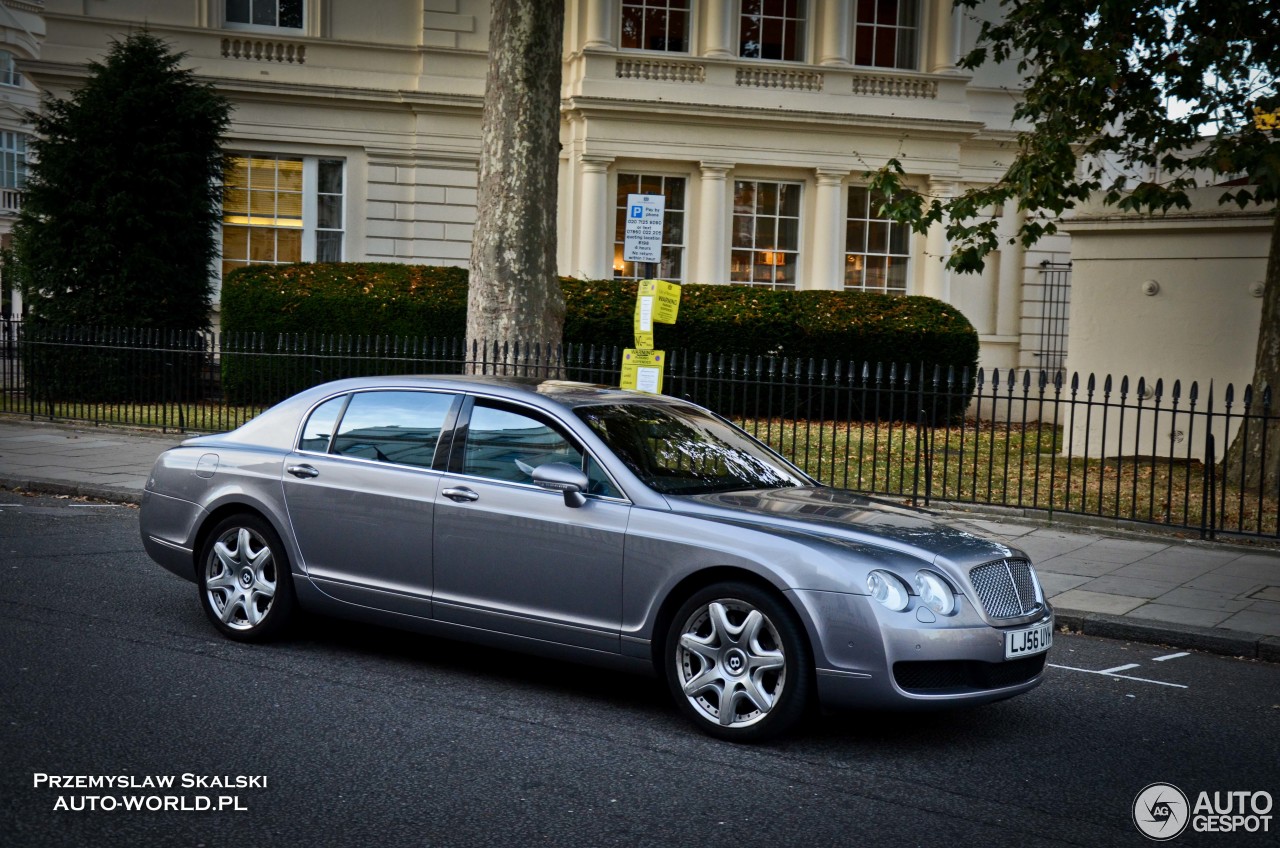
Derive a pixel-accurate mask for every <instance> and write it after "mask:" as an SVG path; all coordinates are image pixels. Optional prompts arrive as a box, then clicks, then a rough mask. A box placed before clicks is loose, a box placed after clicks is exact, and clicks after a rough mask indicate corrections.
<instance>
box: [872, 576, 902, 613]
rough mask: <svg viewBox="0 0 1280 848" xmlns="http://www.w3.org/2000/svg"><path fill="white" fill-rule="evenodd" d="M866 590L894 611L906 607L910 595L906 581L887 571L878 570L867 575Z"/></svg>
mask: <svg viewBox="0 0 1280 848" xmlns="http://www.w3.org/2000/svg"><path fill="white" fill-rule="evenodd" d="M867 591H868V592H870V593H871V597H873V598H875V599H876V600H877V601H878V602H879V603H881V604H883V605H884V606H886V607H888V608H889V609H891V610H893V611H894V612H902V611H903V610H904V609H906V608H907V602H908V601H909V600H910V597H911V592H910V590H909V589H907V584H906V583H903V582H902V581H901V580H899V579H898V578H897V577H894V576H893V575H892V574H890V573H889V572H887V571H880V570H876V571H873V572H871V573H870V574H868V575H867Z"/></svg>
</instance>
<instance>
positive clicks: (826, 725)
mask: <svg viewBox="0 0 1280 848" xmlns="http://www.w3.org/2000/svg"><path fill="white" fill-rule="evenodd" d="M0 640H2V641H0V646H2V647H3V651H2V655H0V681H2V683H0V708H2V711H0V726H2V730H0V845H4V846H43V845H75V846H79V845H85V846H88V845H94V846H99V845H101V846H116V845H120V846H125V845H128V846H143V845H187V846H197V845H205V846H223V845H244V846H268V845H270V846H292V845H315V846H327V845H367V846H400V845H405V846H422V845H427V846H433V845H440V846H452V845H476V846H508V845H520V846H527V845H575V846H579V845H580V846H605V845H620V846H648V845H655V846H659V845H660V846H694V845H706V846H712V845H714V846H737V845H742V846H756V845H759V846H828V845H829V846H855V845H893V846H909V845H946V846H966V845H983V846H1026V845H1080V846H1108V845H1123V846H1139V845H1145V844H1148V842H1147V840H1146V839H1145V838H1144V837H1143V836H1141V835H1140V834H1139V832H1138V831H1137V829H1136V828H1135V825H1134V824H1133V821H1132V819H1131V811H1132V806H1133V801H1134V798H1135V796H1136V795H1137V794H1138V792H1139V791H1140V790H1142V789H1143V788H1144V787H1146V786H1147V785H1148V784H1152V783H1157V782H1167V783H1171V784H1173V785H1175V786H1177V787H1179V788H1180V789H1181V790H1182V791H1183V792H1185V793H1186V794H1187V795H1188V796H1189V797H1190V798H1191V803H1192V804H1193V805H1194V803H1195V799H1196V798H1197V796H1198V793H1199V792H1201V791H1206V792H1209V793H1210V797H1211V798H1212V793H1214V792H1218V793H1224V794H1223V795H1221V796H1220V799H1221V800H1223V801H1225V800H1226V796H1225V793H1227V792H1231V791H1245V792H1250V793H1252V792H1259V791H1266V792H1269V793H1270V797H1271V798H1272V799H1276V798H1280V667H1277V666H1275V665H1268V664H1264V663H1257V662H1246V661H1239V660H1232V659H1227V658H1220V657H1214V656H1208V655H1201V654H1194V653H1192V654H1189V655H1187V656H1182V657H1175V658H1172V659H1163V660H1159V661H1157V658H1158V657H1167V656H1169V655H1170V654H1174V653H1179V652H1178V651H1177V649H1176V646H1175V647H1170V648H1162V647H1155V646H1145V645H1131V644H1125V643H1120V642H1109V641H1104V640H1097V639H1091V638H1085V637H1073V636H1067V635H1063V634H1059V635H1058V636H1057V637H1056V644H1055V647H1054V650H1053V653H1052V654H1051V657H1050V662H1051V663H1053V664H1054V665H1055V666H1066V667H1069V668H1060V667H1055V668H1053V669H1052V670H1051V672H1050V674H1049V675H1048V679H1047V681H1046V682H1045V684H1044V685H1043V686H1041V687H1040V688H1039V689H1037V690H1036V691H1034V692H1032V693H1031V694H1029V695H1026V696H1024V697H1021V698H1018V699H1015V700H1012V701H1007V702H1004V703H1001V704H996V705H992V706H987V707H982V708H977V709H971V710H965V711H960V712H950V713H936V714H925V715H885V714H866V713H859V714H851V715H841V716H834V717H826V718H822V719H818V720H815V721H814V722H813V723H812V724H811V725H810V726H808V727H806V728H805V729H804V730H803V732H801V733H799V734H798V735H796V736H794V737H791V738H789V739H787V740H785V741H782V742H779V743H777V744H774V745H770V746H764V747H737V746H733V745H728V744H725V743H721V742H717V741H714V740H712V739H710V738H707V737H705V736H703V735H701V734H699V733H698V732H697V731H696V730H695V729H693V728H692V727H691V726H690V725H688V724H686V723H685V721H684V720H683V719H682V718H681V717H680V716H679V715H678V714H677V713H676V711H675V710H674V708H673V707H672V705H671V704H670V703H669V701H668V698H667V695H666V693H665V691H664V690H663V688H662V687H661V686H660V685H658V683H657V682H656V681H654V680H650V679H645V678H635V677H628V676H623V675H618V674H611V673H606V672H601V671H597V670H594V669H589V668H581V667H577V666H571V665H566V664H560V663H554V662H548V661H543V660H537V659H530V658H527V657H524V656H519V655H515V654H508V653H504V652H499V651H491V650H482V649H476V648H471V647H467V646H464V645H459V644H455V643H452V642H447V641H443V640H435V639H428V638H423V637H419V636H413V635H405V634H402V633H398V632H394V631H389V630H381V629H377V628H370V627H363V626H355V625H350V624H343V623H338V622H333V621H325V620H315V619H312V620H308V622H307V623H306V625H305V626H304V627H303V628H302V629H301V631H300V632H299V633H298V634H297V635H296V636H295V637H293V638H292V639H290V640H289V641H287V642H284V643H281V644H277V645H272V646H268V647H245V646H241V645H238V644H234V643H231V642H228V641H224V640H222V639H220V638H218V637H217V636H216V635H215V633H214V631H213V629H212V628H211V627H210V626H209V625H208V623H207V622H206V621H205V620H204V617H203V613H202V612H201V610H200V607H199V605H198V602H197V600H196V592H195V587H194V586H193V585H191V584H188V583H186V582H184V581H182V580H181V579H179V578H177V577H174V576H172V575H170V574H168V573H167V572H165V571H163V570H162V569H161V568H159V567H158V566H155V565H153V564H152V563H151V562H150V561H149V560H148V559H147V558H146V556H145V554H144V553H143V552H142V548H141V545H140V543H139V541H138V539H137V512H136V511H135V510H133V509H130V508H126V507H119V506H110V505H91V504H84V503H78V502H76V501H72V500H59V499H50V498H28V497H20V496H17V495H14V494H12V493H0ZM1135 664H1136V665H1135ZM1131 665H1132V666H1133V667H1130V668H1123V669H1121V666H1131ZM1075 669H1079V670H1075ZM1115 669H1119V670H1115ZM1107 670H1113V671H1111V673H1110V674H1107V675H1102V674H1097V673H1091V672H1099V671H1107ZM1121 675H1123V676H1121ZM1167 684H1175V685H1167ZM1180 686H1181V687H1186V688H1178V687H1180ZM41 775H48V776H50V778H49V779H51V778H52V777H53V776H57V777H63V776H69V777H70V776H81V777H85V778H87V777H89V776H101V775H126V776H132V777H133V778H135V779H137V780H142V779H143V778H144V777H146V776H171V777H172V778H173V779H174V780H175V783H176V784H177V785H176V786H175V788H174V789H171V790H167V791H166V790H163V789H146V788H142V789H104V788H54V787H51V786H49V785H48V779H44V778H41V777H40V776H41ZM184 775H190V776H191V777H190V778H189V779H190V780H193V781H194V780H196V779H203V780H206V781H212V780H213V779H214V778H222V779H224V780H225V779H232V780H234V778H236V777H244V778H254V779H257V778H258V776H265V780H266V786H265V788H262V787H258V786H251V787H245V788H238V789H225V788H196V787H193V788H182V787H181V781H182V780H183V776H184ZM37 781H43V782H42V785H39V786H37V785H36V782H37ZM166 794H167V795H170V796H173V797H176V798H178V799H180V801H179V803H185V804H187V805H189V806H190V805H195V804H198V803H202V802H199V801H197V800H196V799H197V798H200V797H206V796H207V797H209V798H213V799H216V798H217V797H218V796H222V795H226V796H228V797H233V798H235V799H236V800H235V802H234V805H236V806H239V807H242V808H245V809H240V810H234V809H227V810H223V811H220V812H213V811H182V810H169V811H156V812H145V811H140V812H135V811H126V810H123V809H115V810H110V811H102V810H98V811H92V810H84V811H81V810H74V809H65V810H64V809H57V808H58V807H59V806H60V805H66V806H68V807H72V806H77V805H84V804H95V803H96V804H103V803H106V804H110V803H112V802H115V803H118V804H119V803H124V802H122V801H120V800H118V799H120V798H122V797H126V796H137V797H139V798H143V799H146V798H148V797H156V796H162V795H166ZM101 796H107V797H109V798H110V799H111V800H109V801H106V802H103V801H90V800H88V799H89V798H95V797H101ZM1254 800H1256V801H1258V802H1259V803H1261V800H1262V796H1257V797H1256V798H1254ZM144 803H145V801H144ZM1183 814H1184V815H1185V811H1184V812H1183ZM1270 816H1271V820H1270V822H1269V826H1270V832H1269V833H1268V834H1266V835H1265V836H1263V835H1254V836H1249V835H1247V834H1241V833H1232V834H1223V833H1194V832H1192V830H1191V829H1190V828H1188V830H1187V831H1186V832H1185V833H1184V834H1183V836H1182V837H1181V838H1180V839H1179V840H1178V841H1177V843H1176V844H1188V845H1204V846H1236V845H1247V844H1271V845H1274V844H1277V843H1276V836H1275V831H1276V828H1277V823H1278V822H1280V810H1276V809H1273V810H1271V811H1270Z"/></svg>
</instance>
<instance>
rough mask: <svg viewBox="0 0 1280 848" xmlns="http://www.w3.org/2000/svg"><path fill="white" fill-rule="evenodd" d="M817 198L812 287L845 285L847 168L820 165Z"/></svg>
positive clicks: (829, 287) (811, 264) (811, 269)
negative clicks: (843, 195)
mask: <svg viewBox="0 0 1280 848" xmlns="http://www.w3.org/2000/svg"><path fill="white" fill-rule="evenodd" d="M817 175H818V191H817V195H816V197H815V198H814V201H815V202H814V221H813V254H812V255H811V256H810V271H809V274H808V283H809V284H808V285H807V286H805V288H809V289H842V288H844V238H843V236H844V229H845V216H844V214H843V209H842V207H841V204H840V189H841V188H842V186H843V184H844V178H845V177H846V176H848V172H847V171H840V170H834V169H828V168H819V169H818V171H817Z"/></svg>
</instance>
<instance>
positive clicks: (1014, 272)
mask: <svg viewBox="0 0 1280 848" xmlns="http://www.w3.org/2000/svg"><path fill="white" fill-rule="evenodd" d="M1023 214H1024V213H1022V212H1021V211H1019V210H1018V202H1017V201H1016V200H1007V201H1005V205H1004V210H1003V214H1002V215H1001V216H1000V224H999V226H998V227H997V228H996V233H997V235H998V237H999V239H1000V277H999V287H998V288H997V290H996V334H997V335H1001V336H1017V335H1019V334H1020V333H1021V332H1022V320H1021V319H1022V260H1023V256H1024V255H1025V253H1026V252H1025V251H1024V250H1023V247H1022V245H1021V244H1019V243H1018V242H1017V238H1018V228H1019V227H1020V226H1022V218H1023ZM1011 239H1012V240H1013V241H1014V243H1013V244H1010V243H1009V241H1010V240H1011Z"/></svg>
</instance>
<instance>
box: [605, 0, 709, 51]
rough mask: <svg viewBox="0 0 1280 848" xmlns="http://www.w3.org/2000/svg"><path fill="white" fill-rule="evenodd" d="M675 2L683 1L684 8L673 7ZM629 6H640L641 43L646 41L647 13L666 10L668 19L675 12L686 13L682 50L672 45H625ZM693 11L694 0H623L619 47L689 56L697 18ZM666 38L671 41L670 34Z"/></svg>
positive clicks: (619, 16) (619, 6)
mask: <svg viewBox="0 0 1280 848" xmlns="http://www.w3.org/2000/svg"><path fill="white" fill-rule="evenodd" d="M673 2H683V3H684V8H683V9H673V8H672V5H671V4H672V3H673ZM650 4H652V9H651V8H650ZM629 6H630V7H633V8H638V9H639V11H640V15H641V21H642V23H641V30H640V43H641V44H642V45H643V44H644V42H645V22H646V21H647V14H646V13H648V12H650V11H658V10H665V11H666V13H667V20H668V21H670V16H671V14H672V13H673V12H680V13H681V14H683V15H684V47H683V48H682V49H680V50H673V49H671V48H670V47H645V46H641V47H627V46H625V45H624V44H623V42H624V40H625V37H626V34H625V32H624V27H625V26H626V16H627V8H628V7H629ZM693 12H694V0H621V2H620V3H619V5H618V49H619V50H625V51H628V52H633V51H634V52H637V53H652V54H655V55H671V54H675V55H683V56H687V55H689V54H690V53H691V52H692V51H693V25H694V19H695V15H694V13H693ZM663 31H664V33H665V32H667V30H666V29H664V30H663ZM665 40H667V41H670V37H669V36H668V37H667V38H666V39H665Z"/></svg>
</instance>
